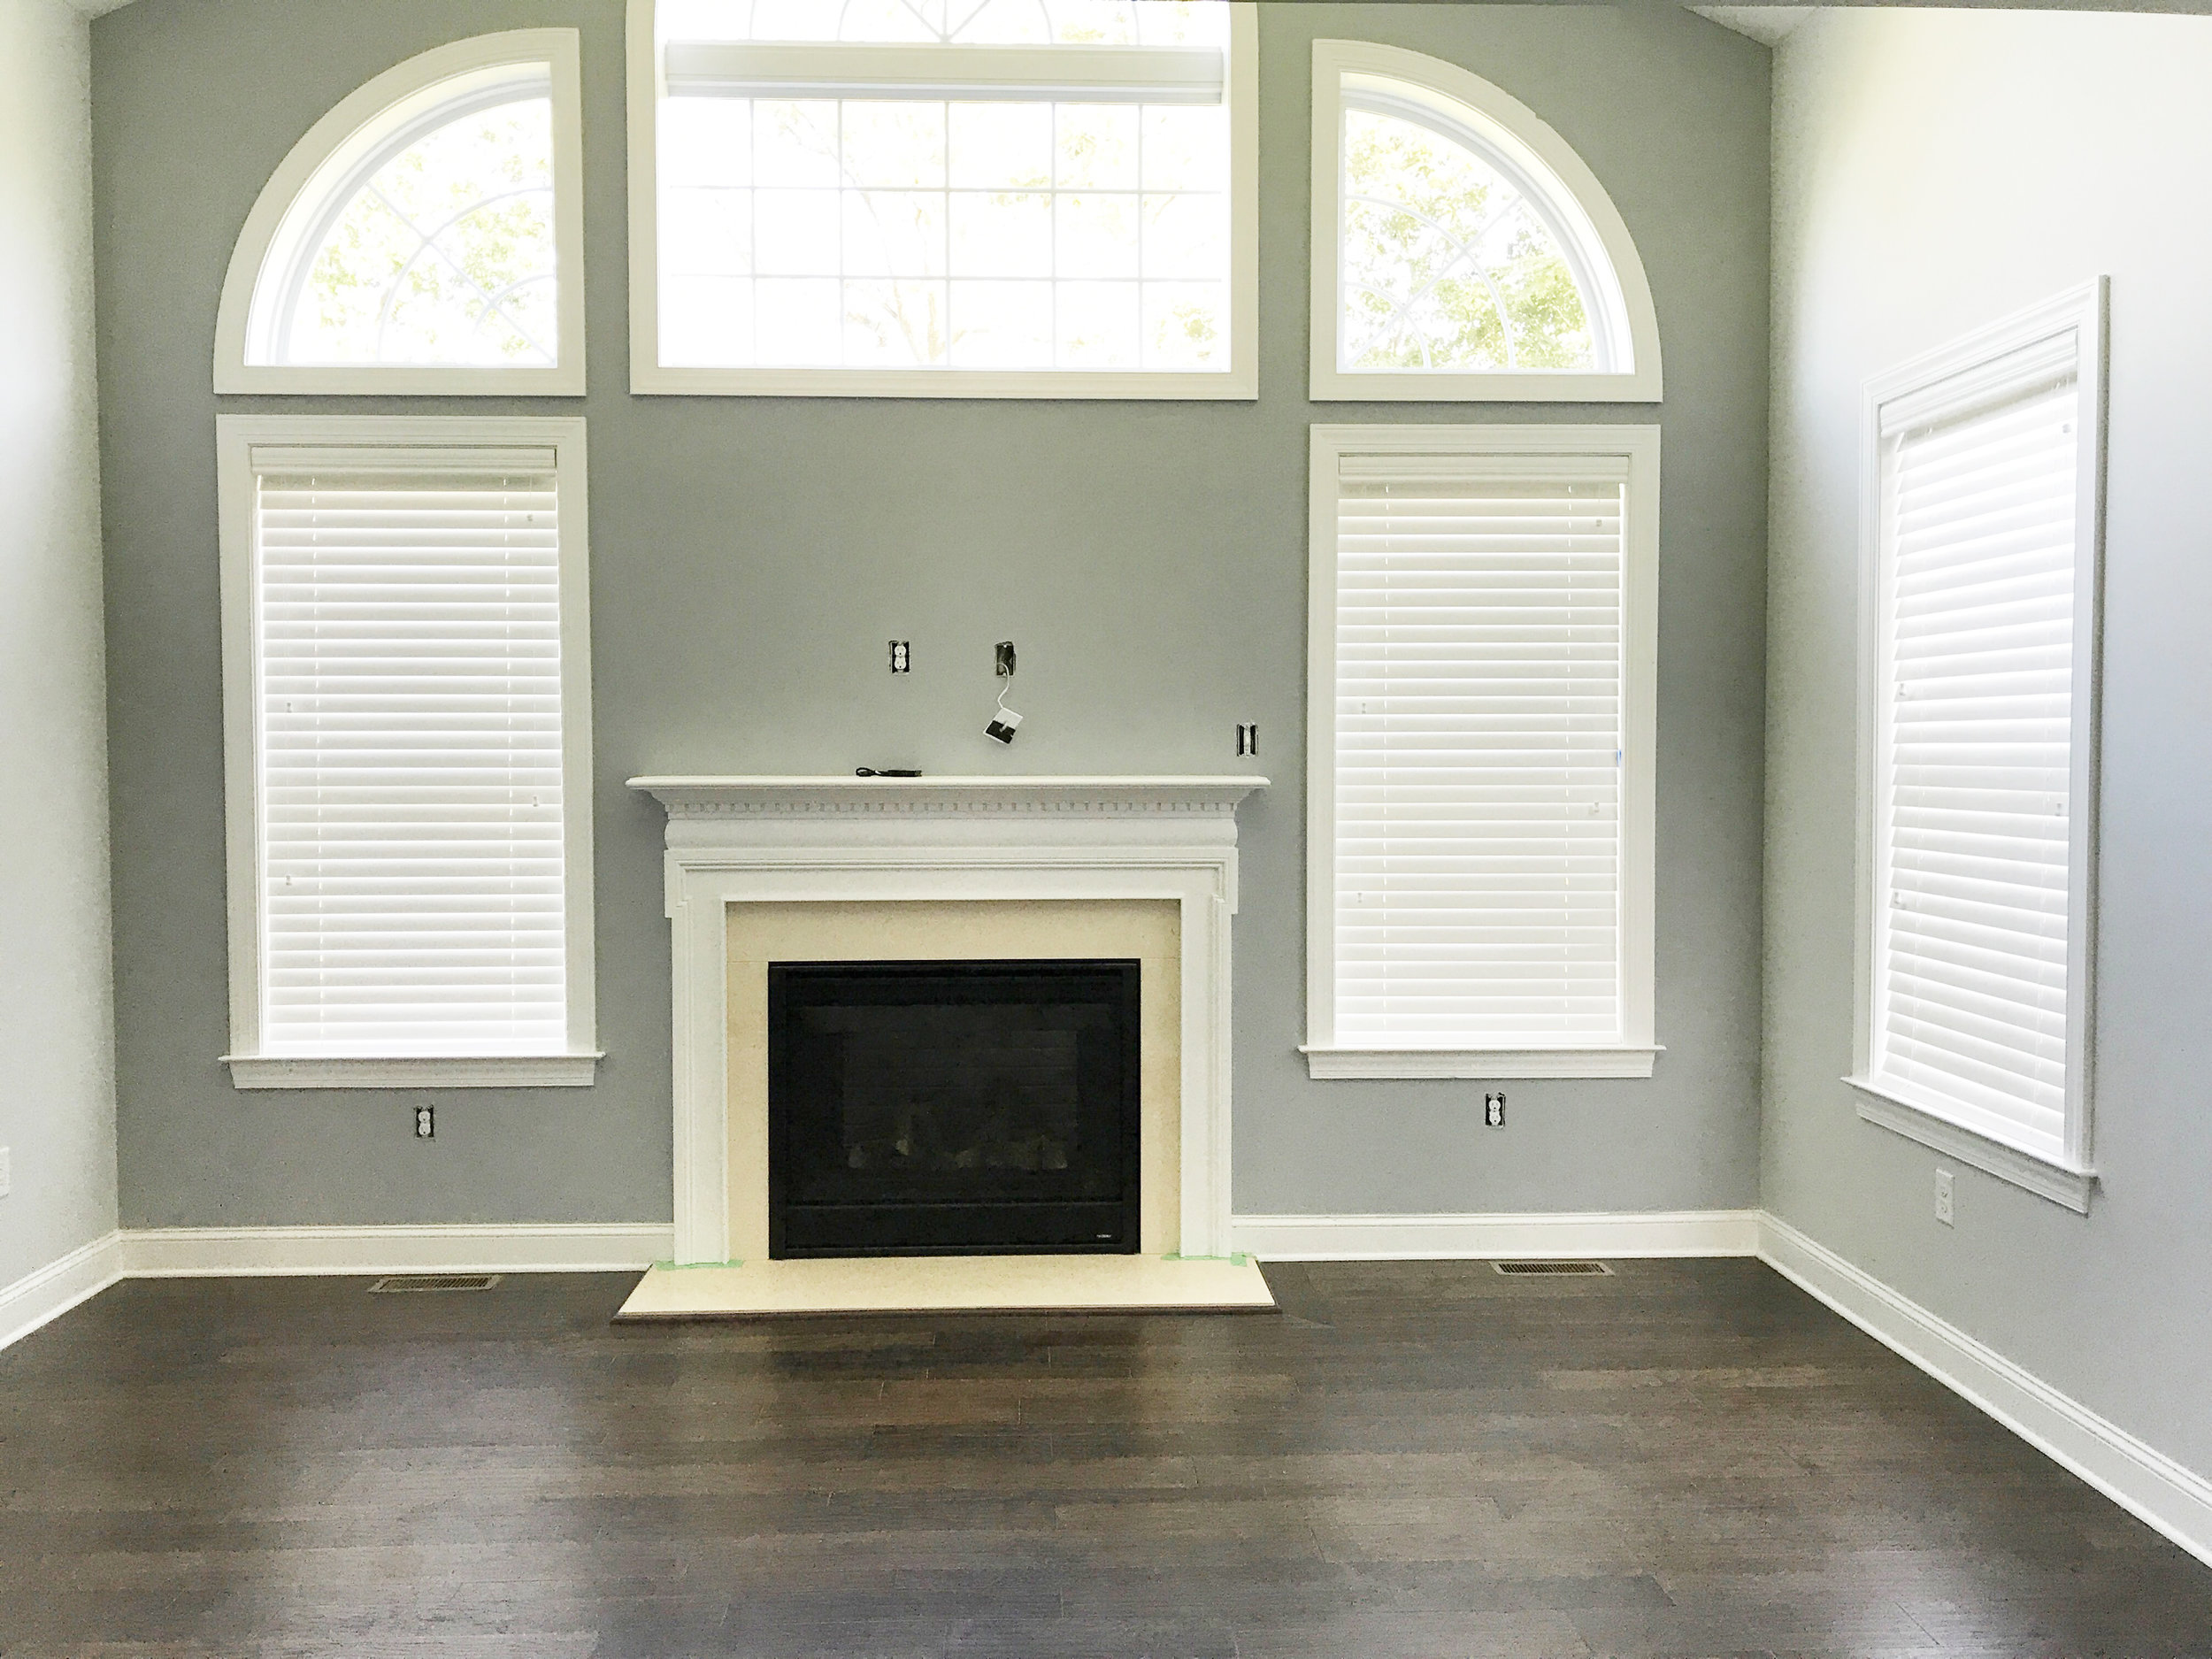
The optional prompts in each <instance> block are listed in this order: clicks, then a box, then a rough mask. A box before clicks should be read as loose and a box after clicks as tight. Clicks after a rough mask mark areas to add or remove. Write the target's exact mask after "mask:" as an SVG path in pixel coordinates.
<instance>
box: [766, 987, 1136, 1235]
mask: <svg viewBox="0 0 2212 1659" xmlns="http://www.w3.org/2000/svg"><path fill="white" fill-rule="evenodd" d="M1138 1053H1139V1050H1138V964H1136V963H1134V962H1090V961H1082V962H1062V961H1049V962H809V963H785V962H779V963H772V964H769V968H768V1118H769V1142H768V1202H769V1254H770V1255H771V1256H778V1257H784V1256H901V1255H912V1256H933V1255H957V1254H964V1253H978V1252H994V1253H996V1252H1019V1251H1037V1250H1052V1251H1076V1250H1091V1251H1121V1252H1133V1251H1134V1250H1135V1249H1136V1248H1137V1190H1138Z"/></svg>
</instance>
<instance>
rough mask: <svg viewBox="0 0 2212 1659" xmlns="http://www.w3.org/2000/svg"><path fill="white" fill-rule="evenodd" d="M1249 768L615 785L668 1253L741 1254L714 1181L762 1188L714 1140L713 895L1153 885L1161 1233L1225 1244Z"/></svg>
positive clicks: (908, 894)
mask: <svg viewBox="0 0 2212 1659" xmlns="http://www.w3.org/2000/svg"><path fill="white" fill-rule="evenodd" d="M1266 782H1267V780H1265V779H1264V778H1259V777H1251V776H1218V777H1197V778H1176V777H1137V778H1127V777H1123V778H1071V777H1036V778H1021V777H942V778H865V779H864V778H791V777H687V778H672V777H671V778H635V779H632V780H631V787H633V788H635V789H639V790H641V791H643V792H645V793H648V794H650V795H653V796H654V798H655V799H657V800H658V801H659V802H660V803H661V804H662V805H663V806H664V807H665V808H666V809H667V811H668V851H667V856H666V881H665V910H666V913H667V916H668V918H669V924H670V931H671V934H672V955H671V966H672V979H673V984H672V987H671V988H672V1025H673V1032H672V1035H673V1047H674V1056H673V1059H674V1084H675V1091H674V1092H675V1098H674V1113H675V1133H674V1154H675V1157H674V1163H675V1171H674V1173H675V1260H676V1263H678V1264H680V1265H682V1266H685V1267H687V1268H688V1267H691V1266H695V1265H700V1264H710V1263H730V1262H732V1260H733V1258H736V1257H741V1256H748V1255H749V1254H750V1252H749V1250H748V1249H746V1248H740V1241H739V1240H738V1239H737V1238H736V1237H734V1236H733V1228H732V1225H731V1224H732V1218H733V1211H736V1210H741V1209H743V1208H744V1203H745V1202H749V1201H743V1202H733V1201H738V1199H739V1194H737V1193H736V1192H734V1191H733V1187H734V1186H735V1185H736V1183H737V1182H738V1181H740V1180H742V1181H744V1182H746V1183H748V1184H750V1183H752V1182H754V1181H757V1182H759V1183H760V1184H761V1185H762V1187H763V1188H764V1187H765V1182H766V1179H767V1178H766V1171H765V1167H764V1163H763V1161H762V1160H761V1158H759V1157H758V1156H753V1157H750V1158H748V1157H747V1156H745V1149H744V1148H743V1147H742V1146H741V1145H733V1137H732V1130H733V1125H732V1121H731V1113H730V1104H731V1085H732V1082H733V1079H732V1072H731V1052H730V1043H729V1035H730V1017H731V1005H730V995H731V978H730V975H731V942H732V937H731V917H732V912H733V910H736V909H738V908H739V907H752V906H763V905H816V906H849V905H854V904H863V905H866V904H874V905H887V904H889V905H907V904H928V903H936V904H941V905H975V904H981V903H988V902H1003V903H1006V904H1007V905H1008V906H1009V911H1010V915H1011V914H1013V913H1014V911H1015V910H1017V909H1018V907H1021V906H1024V905H1027V906H1038V905H1041V904H1050V903H1053V902H1067V901H1089V902H1101V901H1104V902H1120V903H1127V902H1132V901H1161V900H1165V901H1169V902H1172V904H1173V905H1174V906H1175V907H1176V909H1175V916H1176V928H1175V931H1176V949H1177V950H1178V952H1179V987H1178V991H1179V995H1178V998H1177V1001H1178V1003H1179V1007H1178V1008H1177V1010H1175V1014H1176V1018H1177V1019H1178V1022H1179V1039H1180V1041H1179V1073H1180V1076H1179V1087H1178V1089H1177V1090H1176V1094H1177V1095H1178V1097H1179V1098H1178V1104H1179V1118H1180V1125H1179V1135H1178V1139H1179V1148H1178V1149H1177V1156H1176V1157H1175V1158H1174V1159H1173V1160H1172V1167H1173V1168H1174V1170H1175V1176H1174V1179H1175V1180H1176V1182H1177V1184H1178V1186H1179V1192H1178V1194H1176V1198H1175V1200H1174V1201H1173V1204H1174V1211H1175V1216H1176V1221H1177V1225H1176V1229H1175V1236H1176V1239H1177V1247H1176V1248H1177V1249H1178V1250H1179V1253H1180V1256H1183V1257H1188V1258H1206V1257H1215V1256H1225V1255H1226V1254H1227V1253H1228V1249H1229V1244H1228V1239H1229V1148H1230V1135H1229V1102H1230V1092H1229V1008H1230V984H1229V971H1230V952H1229V918H1230V917H1231V915H1232V914H1233V912H1234V911H1235V909H1236V858H1237V849H1236V841H1237V826H1236V809H1237V803H1239V802H1240V801H1241V800H1242V799H1243V797H1244V796H1245V795H1248V794H1250V793H1251V792H1252V791H1253V790H1255V789H1258V788H1263V787H1265V786H1266ZM891 954H899V953H897V952H893V953H891ZM947 954H949V955H965V954H968V952H967V951H965V950H962V951H949V952H948V953H947ZM1008 954H1009V955H1010V956H1022V955H1026V954H1031V953H1030V952H1028V951H1025V950H1022V949H1014V950H1010V951H1009V952H1008ZM747 1133H750V1132H749V1130H748V1132H747ZM1154 1167H1155V1168H1165V1167H1168V1161H1166V1160H1163V1161H1162V1162H1161V1164H1156V1165H1155V1166H1154ZM1148 1233H1150V1234H1151V1236H1152V1238H1153V1240H1154V1241H1155V1242H1158V1241H1160V1240H1162V1239H1163V1238H1164V1228H1150V1229H1148ZM877 1259H878V1260H880V1259H882V1258H877ZM961 1259H963V1260H972V1259H978V1258H961ZM994 1259H999V1258H994ZM1080 1259H1082V1260H1085V1261H1096V1260H1102V1259H1108V1258H1097V1257H1084V1258H1080ZM1115 1259H1121V1260H1124V1261H1127V1260H1129V1259H1131V1258H1115ZM756 1261H757V1258H756ZM770 1265H774V1266H776V1267H778V1268H781V1267H782V1266H784V1265H786V1264H784V1263H772V1264H770ZM790 1265H797V1264H796V1263H793V1264H790ZM747 1271H750V1269H748V1270H747ZM1016 1271H1033V1270H1016ZM1084 1271H1094V1270H1084ZM1097 1271H1104V1270H1097ZM1056 1305H1059V1304H1056Z"/></svg>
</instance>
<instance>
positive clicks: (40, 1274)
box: [0, 1233, 122, 1348]
mask: <svg viewBox="0 0 2212 1659" xmlns="http://www.w3.org/2000/svg"><path fill="white" fill-rule="evenodd" d="M121 1236H122V1235H121V1234H120V1233H103V1234H102V1235H101V1236H100V1237H99V1238H96V1239H94V1240H91V1242H89V1243H88V1244H81V1245H79V1246H78V1247H77V1248H75V1249H73V1250H72V1251H70V1252H69V1254H68V1255H66V1256H62V1257H61V1258H60V1259H59V1260H58V1261H52V1262H49V1263H47V1264H46V1265H45V1266H43V1267H42V1268H40V1269H39V1270H38V1271H35V1272H32V1273H26V1274H25V1275H24V1276H23V1277H22V1278H20V1279H17V1280H16V1281H15V1283H14V1284H12V1285H5V1286H0V1348H6V1347H7V1346H8V1345H9V1344H10V1343H12V1342H18V1341H20V1340H22V1339H23V1338H25V1337H27V1336H28V1335H30V1333H32V1332H34V1331H35V1330H37V1329H38V1328H39V1326H41V1325H44V1324H46V1323H47V1321H49V1320H50V1319H58V1318H59V1317H61V1316H62V1315H63V1314H65V1313H67V1312H68V1311H69V1310H71V1309H72V1308H73V1307H75V1306H76V1305H77V1304H78V1303H79V1302H85V1301H88V1300H89V1299H90V1298H91V1297H94V1296H96V1295H98V1294H100V1293H101V1292H102V1291H104V1290H105V1289H106V1288H107V1287H108V1286H110V1285H112V1284H113V1283H114V1282H115V1281H116V1280H117V1279H119V1278H121V1277H122V1271H121V1259H122V1258H121V1251H120V1250H119V1248H118V1240H119V1239H120V1238H121Z"/></svg>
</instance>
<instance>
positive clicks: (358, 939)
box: [255, 471, 567, 1056]
mask: <svg viewBox="0 0 2212 1659" xmlns="http://www.w3.org/2000/svg"><path fill="white" fill-rule="evenodd" d="M255 531H256V558H257V614H256V617H255V623H256V628H257V636H258V640H259V643H260V661H259V665H258V666H259V671H260V680H259V710H258V715H259V741H260V754H259V766H258V776H257V782H258V787H259V791H260V800H259V803H258V805H259V812H260V819H261V824H262V826H263V846H262V882H263V895H262V901H263V902H262V912H263V917H262V926H263V934H264V936H263V941H262V949H263V961H264V986H263V992H262V1040H263V1047H264V1048H265V1051H266V1052H267V1053H270V1054H272V1055H319V1054H338V1055H349V1056H386V1055H392V1056H399V1055H435V1054H526V1053H558V1052H562V1051H563V1050H565V1048H566V1047H567V1041H566V1037H567V1033H566V1025H567V1020H566V1009H567V935H566V917H565V852H566V843H565V827H564V822H563V818H564V813H563V788H564V780H563V776H562V718H561V716H562V695H561V641H560V610H559V600H560V563H559V560H560V518H559V502H558V497H557V490H556V488H555V485H554V480H552V479H551V478H550V477H548V476H544V475H542V474H536V473H528V474H517V475H511V476H498V475H494V474H488V473H487V474H483V475H472V474H468V473H465V472H446V471H438V472H427V471H426V472H413V473H410V472H404V471H392V472H360V471H333V472H330V473H329V474H327V475H308V474H285V473H279V472H270V473H265V475H264V476H263V477H262V478H261V480H260V487H259V491H258V496H257V503H256V522H255Z"/></svg>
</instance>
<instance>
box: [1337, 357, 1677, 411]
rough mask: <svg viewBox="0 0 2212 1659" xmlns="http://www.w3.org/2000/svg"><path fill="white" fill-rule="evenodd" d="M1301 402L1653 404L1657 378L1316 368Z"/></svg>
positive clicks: (1647, 375)
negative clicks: (1305, 395)
mask: <svg viewBox="0 0 2212 1659" xmlns="http://www.w3.org/2000/svg"><path fill="white" fill-rule="evenodd" d="M1310 379H1311V384H1310V387H1309V388H1308V392H1307V399H1308V401H1309V402H1310V403H1658V402H1660V401H1661V399H1660V394H1659V376H1658V373H1657V372H1656V371H1654V372H1652V373H1633V372H1632V373H1626V374H1597V373H1573V372H1556V371H1555V372H1552V373H1540V372H1530V371H1526V370H1524V371H1522V372H1520V373H1514V372H1513V371H1510V370H1500V371H1495V372H1491V373H1480V374H1456V373H1448V372H1440V371H1437V370H1432V369H1399V370H1394V371H1377V370H1371V369H1331V368H1328V367H1326V366H1325V365H1319V364H1317V365H1315V367H1314V370H1313V373H1312V375H1311V377H1310Z"/></svg>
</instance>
